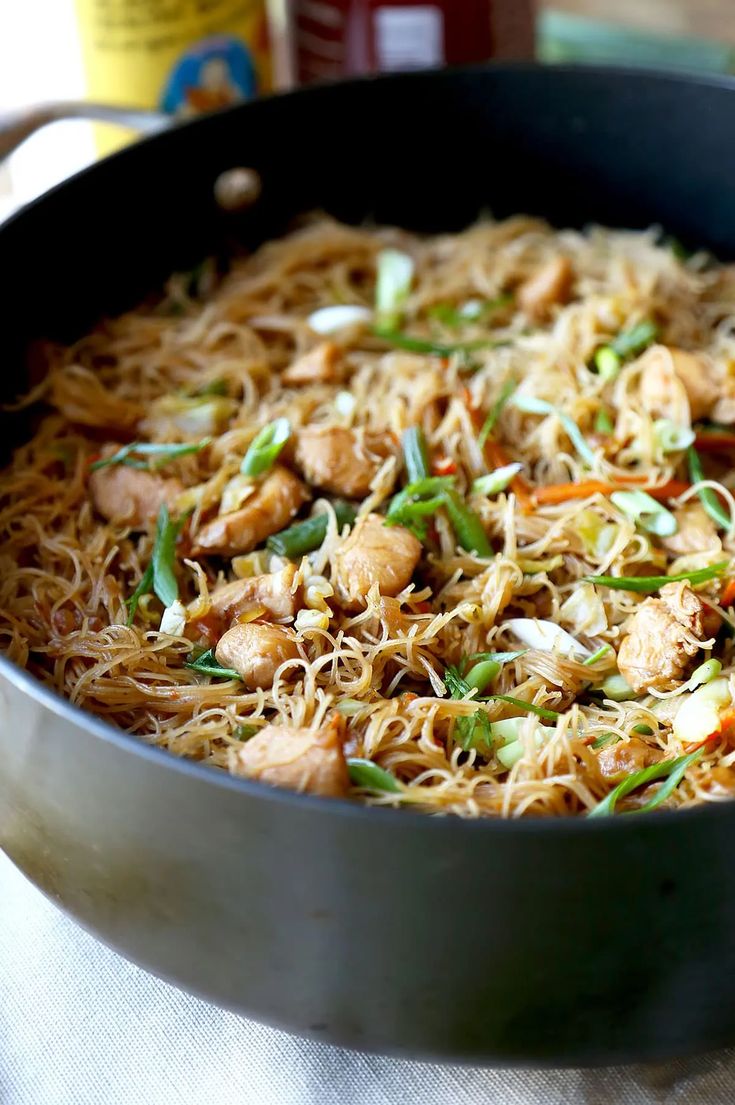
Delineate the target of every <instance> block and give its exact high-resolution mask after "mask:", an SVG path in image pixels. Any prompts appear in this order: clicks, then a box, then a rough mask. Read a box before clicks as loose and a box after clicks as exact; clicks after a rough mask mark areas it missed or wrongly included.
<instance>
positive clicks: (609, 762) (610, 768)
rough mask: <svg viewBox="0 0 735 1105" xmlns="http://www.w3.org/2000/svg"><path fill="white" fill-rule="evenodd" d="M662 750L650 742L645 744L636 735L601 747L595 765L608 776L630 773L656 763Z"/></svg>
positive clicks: (660, 757)
mask: <svg viewBox="0 0 735 1105" xmlns="http://www.w3.org/2000/svg"><path fill="white" fill-rule="evenodd" d="M662 758H663V752H662V751H661V749H660V748H656V747H655V746H654V745H652V744H646V742H645V741H642V740H639V738H638V737H631V738H630V740H627V741H618V742H617V744H610V745H607V746H606V747H605V748H603V749H602V750H601V751H600V753H599V755H598V757H597V766H598V767H599V769H600V771H601V772H602V774H603V775H606V776H607V777H608V778H612V777H615V776H616V775H632V774H633V772H634V771H642V770H643V768H644V767H650V766H651V764H655V763H658V761H659V760H660V759H662Z"/></svg>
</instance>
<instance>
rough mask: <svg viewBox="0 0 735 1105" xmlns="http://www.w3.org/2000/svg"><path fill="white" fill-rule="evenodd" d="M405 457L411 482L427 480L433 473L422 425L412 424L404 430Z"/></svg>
mask: <svg viewBox="0 0 735 1105" xmlns="http://www.w3.org/2000/svg"><path fill="white" fill-rule="evenodd" d="M403 458H404V460H405V462H406V473H407V475H408V482H409V484H412V483H416V482H417V481H418V480H425V479H427V478H428V477H429V476H430V475H431V470H430V468H429V453H428V449H427V447H426V438H425V437H424V431H423V430H422V429H421V427H420V426H410V427H409V428H408V429H407V430H406V431H405V432H404V434H403Z"/></svg>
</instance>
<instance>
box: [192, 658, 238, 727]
mask: <svg viewBox="0 0 735 1105" xmlns="http://www.w3.org/2000/svg"><path fill="white" fill-rule="evenodd" d="M184 666H185V667H187V668H191V670H192V671H196V672H199V674H200V675H212V676H214V677H215V678H216V679H242V676H241V675H240V673H239V672H236V671H235V669H234V668H223V667H222V664H219V663H218V662H217V660H215V658H214V649H212V648H208V649H207V651H206V652H202V653H201V655H200V656H197V658H196V659H195V660H187V661H186V662H185V665H184ZM251 735H252V734H251Z"/></svg>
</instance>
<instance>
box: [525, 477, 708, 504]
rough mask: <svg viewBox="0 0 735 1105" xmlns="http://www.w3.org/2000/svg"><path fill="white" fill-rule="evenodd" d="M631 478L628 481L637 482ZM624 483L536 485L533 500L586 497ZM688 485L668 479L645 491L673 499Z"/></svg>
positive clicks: (622, 486) (549, 501)
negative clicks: (666, 481)
mask: <svg viewBox="0 0 735 1105" xmlns="http://www.w3.org/2000/svg"><path fill="white" fill-rule="evenodd" d="M637 482H638V481H637V480H631V481H630V483H637ZM627 486H628V481H626V482H625V483H608V482H607V481H605V480H580V482H579V483H551V484H547V486H546V487H537V488H536V490H535V491H534V493H533V501H534V503H535V504H536V505H537V506H542V505H550V504H553V503H566V502H567V501H568V500H569V499H586V498H587V497H588V496H589V495H598V494H599V495H609V494H610V493H611V492H612V491H624V490H625V488H626V487H627ZM689 487H690V484H688V483H685V481H684V480H669V482H668V483H662V484H660V485H659V486H658V487H647V488H646V492H647V493H648V494H649V495H650V496H651V497H652V498H654V499H675V498H676V496H677V495H681V494H682V493H683V492H684V491H686V490H687V489H688V488H689Z"/></svg>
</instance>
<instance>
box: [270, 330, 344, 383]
mask: <svg viewBox="0 0 735 1105" xmlns="http://www.w3.org/2000/svg"><path fill="white" fill-rule="evenodd" d="M341 357H342V350H341V349H340V347H339V346H338V345H335V343H334V342H333V341H323V342H320V344H319V345H315V346H314V348H313V349H310V350H309V352H308V353H304V355H303V356H302V357H298V358H297V360H295V361H294V362H293V364H290V365H289V366H288V368H287V369H286V370H285V372H283V373H282V375H281V382H282V383H284V384H294V385H298V384H332V383H334V382H335V381H336V380H339V379H340V377H341V375H342V373H341V371H340V361H341Z"/></svg>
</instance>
